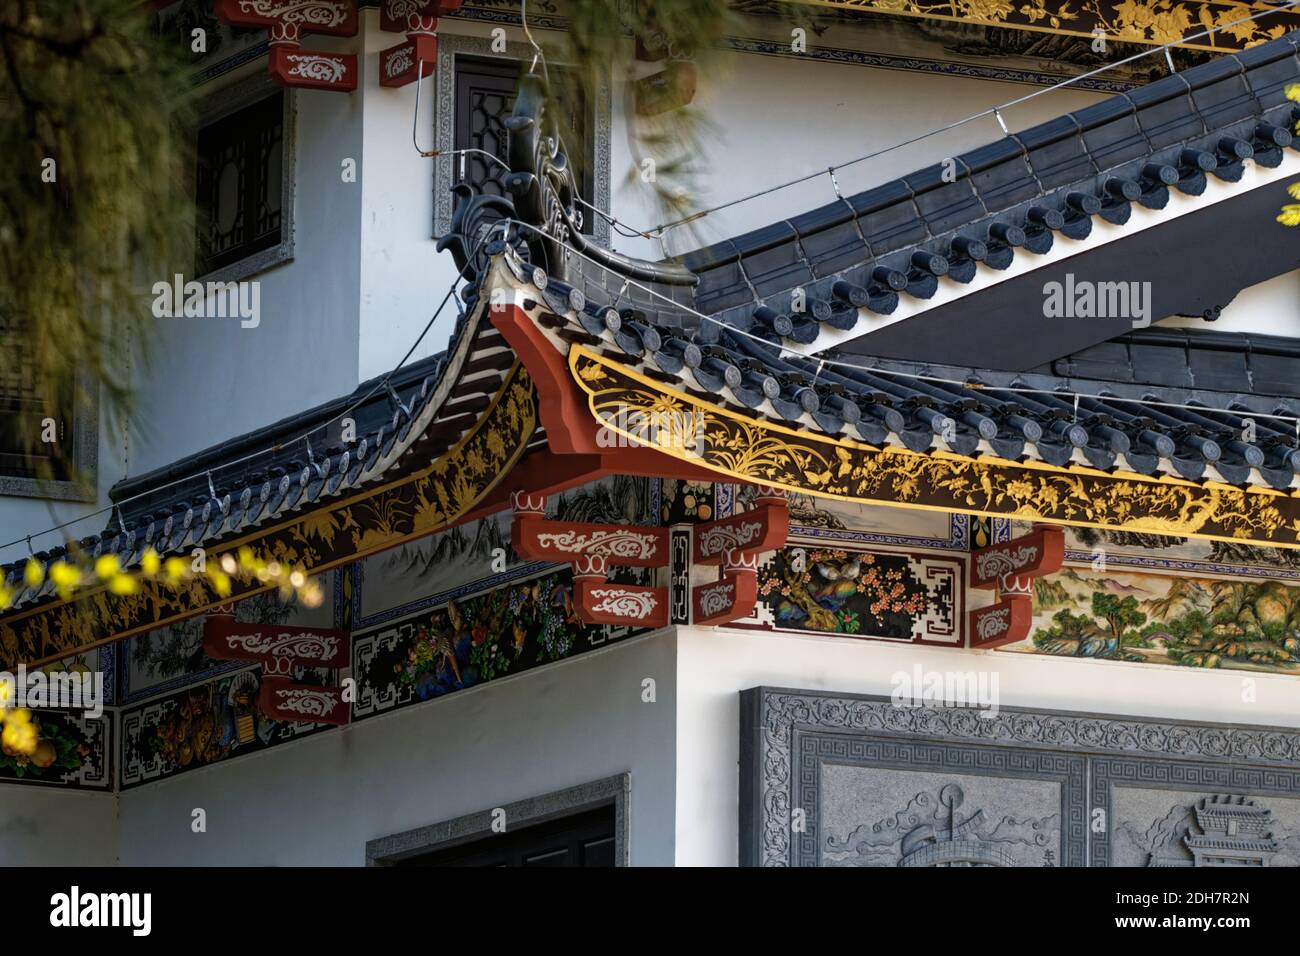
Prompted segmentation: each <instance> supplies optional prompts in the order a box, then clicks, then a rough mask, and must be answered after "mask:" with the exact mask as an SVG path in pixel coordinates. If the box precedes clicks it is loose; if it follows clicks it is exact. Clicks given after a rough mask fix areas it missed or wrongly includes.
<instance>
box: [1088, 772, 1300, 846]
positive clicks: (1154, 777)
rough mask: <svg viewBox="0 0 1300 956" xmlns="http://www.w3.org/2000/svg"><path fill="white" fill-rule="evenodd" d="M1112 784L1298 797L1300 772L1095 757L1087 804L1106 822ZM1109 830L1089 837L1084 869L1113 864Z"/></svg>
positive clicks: (1113, 812)
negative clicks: (1100, 811) (1100, 812)
mask: <svg viewBox="0 0 1300 956" xmlns="http://www.w3.org/2000/svg"><path fill="white" fill-rule="evenodd" d="M1117 786H1129V787H1142V788H1145V789H1155V790H1175V791H1183V792H1186V791H1188V790H1200V791H1203V792H1209V793H1233V794H1236V793H1242V794H1249V795H1250V796H1252V797H1256V796H1261V795H1264V794H1273V795H1275V796H1279V797H1290V798H1291V799H1295V798H1296V797H1300V770H1287V769H1283V768H1279V767H1270V766H1265V765H1260V766H1255V765H1245V766H1243V765H1241V764H1225V763H1187V762H1184V761H1177V762H1174V761H1169V760H1144V759H1142V758H1134V757H1098V758H1097V759H1095V760H1093V761H1092V786H1091V804H1090V805H1091V806H1093V807H1105V809H1106V819H1107V820H1115V819H1117V813H1118V811H1117V809H1116V808H1115V807H1114V806H1112V805H1111V797H1112V796H1113V795H1114V792H1115V790H1114V788H1115V787H1117ZM1111 852H1112V848H1111V827H1109V826H1107V827H1104V828H1103V830H1102V832H1101V833H1094V834H1092V840H1091V844H1090V847H1089V851H1088V865H1089V866H1112V865H1113V864H1112V863H1111Z"/></svg>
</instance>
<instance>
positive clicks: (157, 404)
mask: <svg viewBox="0 0 1300 956" xmlns="http://www.w3.org/2000/svg"><path fill="white" fill-rule="evenodd" d="M313 42H314V43H316V42H319V45H320V47H321V48H326V47H329V48H338V49H349V47H348V46H347V45H346V44H344V43H339V42H335V43H333V44H328V43H326V41H325V39H324V38H319V39H317V38H313ZM292 95H293V96H294V98H295V99H296V101H297V109H298V116H297V124H296V125H297V150H296V164H297V166H296V175H295V179H294V184H295V188H294V258H293V261H292V262H289V263H286V264H284V265H281V266H278V267H276V268H274V269H270V270H268V271H266V272H263V273H259V274H258V275H256V276H251V277H250V279H255V280H256V281H258V282H259V283H260V288H261V292H260V294H261V303H260V304H261V322H260V324H259V325H258V326H257V327H256V328H241V327H240V323H239V321H238V320H236V319H210V318H209V319H185V318H180V319H174V318H173V319H159V320H157V325H156V330H157V331H156V338H155V340H154V342H153V343H152V344H153V345H154V347H155V348H154V351H155V355H156V361H155V362H154V364H153V367H152V368H151V369H148V370H142V372H141V375H140V377H139V379H138V382H137V385H138V388H139V399H138V405H139V434H138V435H137V436H136V438H135V440H134V441H133V442H132V450H131V455H130V459H129V467H130V473H131V474H141V473H142V472H146V471H149V470H151V469H153V468H157V467H159V466H161V465H165V464H168V463H170V462H172V461H174V460H176V459H177V458H180V457H182V456H185V455H189V454H192V453H194V452H197V451H200V450H202V449H204V448H207V447H209V446H211V445H214V444H217V443H219V442H221V441H222V440H224V439H227V438H232V437H234V436H236V435H241V434H243V433H244V432H247V431H250V430H252V429H255V428H260V427H262V426H264V425H269V424H271V423H272V422H275V421H277V420H279V419H281V418H284V417H286V416H288V415H292V414H294V413H295V412H299V411H302V410H303V409H306V408H310V407H311V406H313V405H316V404H319V403H321V402H324V401H327V400H329V399H331V398H336V397H338V396H340V395H344V394H346V393H347V392H348V391H350V390H351V389H352V388H354V387H355V386H356V384H357V381H358V379H357V360H356V356H357V348H358V340H359V330H358V326H357V302H358V299H359V294H360V293H359V283H360V271H361V256H362V230H361V186H360V184H359V183H345V182H343V181H342V176H341V175H340V171H341V162H342V160H343V158H345V157H357V156H361V155H362V151H361V137H362V107H363V101H362V99H361V98H360V97H355V96H348V95H345V94H339V93H330V92H323V91H320V90H295V91H293V94H292ZM147 304H148V303H146V306H147Z"/></svg>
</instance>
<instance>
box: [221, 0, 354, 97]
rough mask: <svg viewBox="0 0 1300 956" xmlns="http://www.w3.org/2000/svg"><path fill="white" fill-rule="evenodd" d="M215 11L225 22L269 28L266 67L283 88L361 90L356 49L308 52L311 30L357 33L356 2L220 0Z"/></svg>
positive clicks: (240, 25)
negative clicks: (304, 46) (305, 39)
mask: <svg viewBox="0 0 1300 956" xmlns="http://www.w3.org/2000/svg"><path fill="white" fill-rule="evenodd" d="M213 12H214V13H216V15H217V18H218V19H219V20H221V22H223V23H229V24H232V25H234V26H239V27H265V28H266V30H267V35H268V37H269V39H270V43H271V51H270V54H269V55H268V57H267V64H266V69H267V72H268V73H270V74H271V78H272V79H274V80H275V81H276V82H277V83H279V84H280V85H281V86H292V87H297V88H301V89H309V90H334V91H337V92H341V93H350V92H351V91H352V90H355V89H356V88H357V58H356V55H355V54H353V53H325V52H318V51H315V50H304V49H302V46H301V40H302V38H303V36H304V35H306V34H309V33H328V34H331V35H333V36H347V37H352V36H356V35H357V26H358V23H359V22H360V21H359V20H358V17H357V5H356V3H355V2H354V0H216V3H215V4H214V6H213Z"/></svg>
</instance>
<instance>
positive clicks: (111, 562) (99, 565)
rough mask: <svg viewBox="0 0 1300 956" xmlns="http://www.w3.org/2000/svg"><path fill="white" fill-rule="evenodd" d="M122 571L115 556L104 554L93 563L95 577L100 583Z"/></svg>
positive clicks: (120, 564)
mask: <svg viewBox="0 0 1300 956" xmlns="http://www.w3.org/2000/svg"><path fill="white" fill-rule="evenodd" d="M121 570H122V563H121V562H120V561H118V560H117V555H115V554H105V555H103V556H102V557H100V559H99V560H98V561H96V562H95V577H97V578H99V579H100V580H101V581H108V580H110V579H111V578H114V577H116V576H117V573H118V572H119V571H121Z"/></svg>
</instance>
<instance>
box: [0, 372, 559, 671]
mask: <svg viewBox="0 0 1300 956" xmlns="http://www.w3.org/2000/svg"><path fill="white" fill-rule="evenodd" d="M537 424H538V412H537V393H536V391H535V389H534V387H533V380H532V377H531V376H530V375H529V373H528V371H527V370H526V369H524V368H523V366H522V365H518V364H516V366H515V367H514V369H513V370H511V372H510V373H509V374H508V375H507V376H506V378H505V381H504V383H503V385H502V386H501V388H500V390H499V391H498V392H497V394H496V396H495V398H494V399H493V401H492V403H491V405H490V406H489V407H488V409H487V410H486V411H485V412H484V413H483V414H482V415H481V416H480V418H479V420H478V422H477V423H476V424H475V425H474V426H473V427H472V428H471V429H470V430H469V431H468V432H466V433H465V435H464V436H462V437H461V439H460V440H459V441H458V442H457V443H456V444H455V445H454V446H453V447H451V448H450V449H449V450H447V451H446V453H445V454H443V455H442V456H441V457H439V458H438V459H437V460H436V461H435V462H433V463H432V464H431V465H429V466H427V467H425V468H423V469H421V470H419V471H417V472H415V473H413V474H410V475H407V476H405V477H402V478H398V479H396V480H393V481H390V482H388V483H386V484H380V485H377V486H376V487H375V488H373V489H370V490H367V491H364V492H360V493H358V494H356V495H353V496H349V497H346V498H340V499H339V500H337V501H333V502H330V503H327V504H325V505H324V506H322V507H317V508H314V509H311V510H307V511H304V512H301V513H298V514H291V515H286V516H285V517H284V518H283V520H281V521H278V522H276V523H274V524H271V525H268V526H267V527H265V528H258V529H256V530H254V531H252V532H250V533H249V534H247V535H242V536H238V537H235V538H232V539H231V540H229V541H227V542H223V543H221V544H220V545H214V546H212V547H210V548H208V549H207V550H208V554H207V556H206V560H207V561H209V562H210V561H217V560H219V559H220V557H221V556H222V555H223V554H226V553H234V552H235V551H236V550H237V549H238V548H239V547H240V546H241V545H247V546H249V547H250V548H252V549H253V550H254V552H256V553H257V554H258V555H260V556H262V557H263V558H264V559H266V560H276V561H279V562H281V563H282V564H286V565H290V566H293V567H300V568H303V569H304V570H305V571H307V572H308V573H319V572H322V571H327V570H330V569H332V568H336V567H339V566H341V565H344V564H348V563H350V562H352V561H355V560H356V559H358V558H363V557H366V556H367V555H370V554H375V553H377V552H379V551H383V550H386V549H388V548H392V547H396V546H397V545H400V544H403V543H405V542H407V541H412V540H415V539H416V538H421V537H424V536H425V535H428V534H432V533H433V532H435V531H438V530H441V529H442V528H446V527H448V526H450V525H452V524H455V523H456V522H457V521H459V520H460V519H461V518H462V517H464V516H465V515H466V514H468V513H470V512H471V511H472V510H473V509H474V508H475V507H476V506H478V505H479V504H480V503H481V502H483V500H484V499H485V498H486V497H487V496H488V494H489V493H490V492H491V491H492V490H493V488H494V487H495V486H496V485H497V484H498V483H499V482H500V480H501V479H502V478H503V477H504V476H505V475H506V474H508V473H509V472H510V471H511V470H512V469H513V468H514V466H515V464H516V463H518V462H519V460H520V459H521V458H522V457H523V454H524V451H525V449H526V447H527V445H528V442H529V439H530V438H531V437H532V435H533V433H534V431H536V429H537ZM187 553H188V552H187ZM232 587H233V591H232V593H231V594H230V595H228V596H225V597H222V596H219V595H217V594H216V592H215V591H214V590H213V589H212V587H211V586H210V585H209V584H208V582H207V581H206V579H203V578H195V579H193V580H191V581H189V582H186V583H184V584H181V585H179V586H177V587H169V586H167V585H166V584H163V583H160V582H156V581H146V582H142V583H141V586H140V590H139V591H138V592H137V593H135V594H130V595H116V594H110V593H109V592H108V591H107V590H105V589H104V588H95V589H89V590H86V591H83V592H80V593H78V594H76V595H74V596H73V597H72V598H71V599H69V600H59V601H53V602H49V603H44V604H39V605H36V606H34V607H31V608H17V609H15V610H13V611H10V612H9V613H7V614H5V615H3V616H0V670H13V669H14V668H16V667H17V665H18V663H19V662H22V663H25V664H28V665H34V664H39V663H45V662H49V661H55V660H59V659H61V658H64V657H67V656H69V655H71V654H75V653H80V652H82V651H86V650H89V649H91V648H93V647H97V646H99V645H101V644H106V643H109V642H111V641H114V640H118V639H120V638H123V637H128V636H130V635H132V634H136V633H140V632H142V631H147V630H151V629H153V628H156V627H161V626H163V625H165V624H169V623H172V622H175V621H180V620H183V619H185V618H187V617H192V616H194V615H195V614H200V613H203V612H205V611H210V610H213V609H214V608H217V607H219V606H221V605H225V604H229V603H231V602H236V601H239V600H242V599H243V598H246V597H251V596H252V595H254V594H258V593H261V592H264V591H268V590H271V587H270V586H266V585H261V584H258V583H257V582H255V581H254V582H252V583H250V582H248V581H241V580H239V579H234V580H233V581H232Z"/></svg>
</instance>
